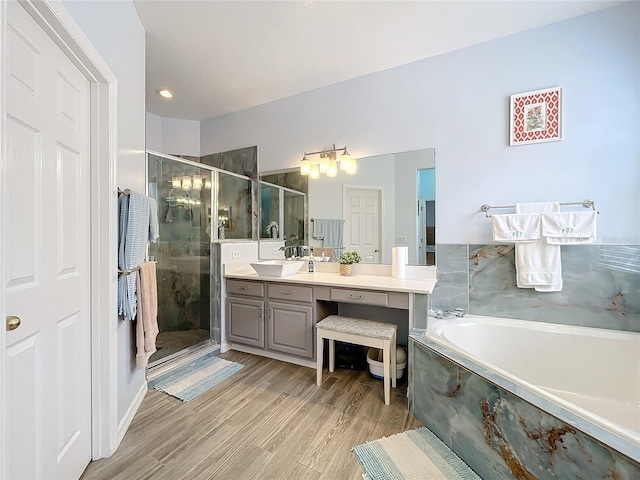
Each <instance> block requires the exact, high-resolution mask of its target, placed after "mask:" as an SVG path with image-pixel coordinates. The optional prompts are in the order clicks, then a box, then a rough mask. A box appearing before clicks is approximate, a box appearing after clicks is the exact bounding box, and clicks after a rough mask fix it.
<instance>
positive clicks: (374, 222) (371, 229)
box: [343, 185, 384, 263]
mask: <svg viewBox="0 0 640 480" xmlns="http://www.w3.org/2000/svg"><path fill="white" fill-rule="evenodd" d="M343 205H344V214H343V218H344V219H345V224H344V251H350V250H356V251H357V252H358V253H359V254H360V256H361V257H362V262H363V263H380V260H381V258H380V257H381V255H380V252H381V251H382V248H383V246H382V245H381V238H382V234H381V231H380V228H381V225H383V224H384V219H383V218H382V205H383V202H382V188H381V187H355V186H346V185H345V187H344V193H343Z"/></svg>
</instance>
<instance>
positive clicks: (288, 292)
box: [267, 283, 313, 303]
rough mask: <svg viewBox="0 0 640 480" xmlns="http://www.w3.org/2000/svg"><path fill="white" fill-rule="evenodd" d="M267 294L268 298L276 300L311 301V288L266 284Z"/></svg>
mask: <svg viewBox="0 0 640 480" xmlns="http://www.w3.org/2000/svg"><path fill="white" fill-rule="evenodd" d="M267 292H268V295H269V298H277V299H279V300H293V301H294V302H307V303H311V302H312V301H313V287H301V286H298V285H290V284H283V283H269V284H267Z"/></svg>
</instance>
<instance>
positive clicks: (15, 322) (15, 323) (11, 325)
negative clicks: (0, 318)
mask: <svg viewBox="0 0 640 480" xmlns="http://www.w3.org/2000/svg"><path fill="white" fill-rule="evenodd" d="M20 323H22V320H20V317H16V316H14V315H9V316H8V317H7V331H8V332H10V331H11V330H15V329H16V328H18V327H19V326H20Z"/></svg>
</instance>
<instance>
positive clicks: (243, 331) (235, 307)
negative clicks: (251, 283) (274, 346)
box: [227, 297, 264, 348]
mask: <svg viewBox="0 0 640 480" xmlns="http://www.w3.org/2000/svg"><path fill="white" fill-rule="evenodd" d="M227 332H228V333H227V338H228V339H229V340H230V341H231V342H237V343H242V344H244V345H250V346H252V347H260V348H264V302H263V301H262V300H253V299H250V298H234V297H227Z"/></svg>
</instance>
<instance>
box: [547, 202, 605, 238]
mask: <svg viewBox="0 0 640 480" xmlns="http://www.w3.org/2000/svg"><path fill="white" fill-rule="evenodd" d="M597 218H598V212H596V211H593V210H592V211H588V212H552V213H550V212H547V213H543V214H542V215H541V219H542V236H544V237H545V238H546V239H547V243H549V244H552V245H581V244H586V243H593V242H595V241H596V220H597Z"/></svg>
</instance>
